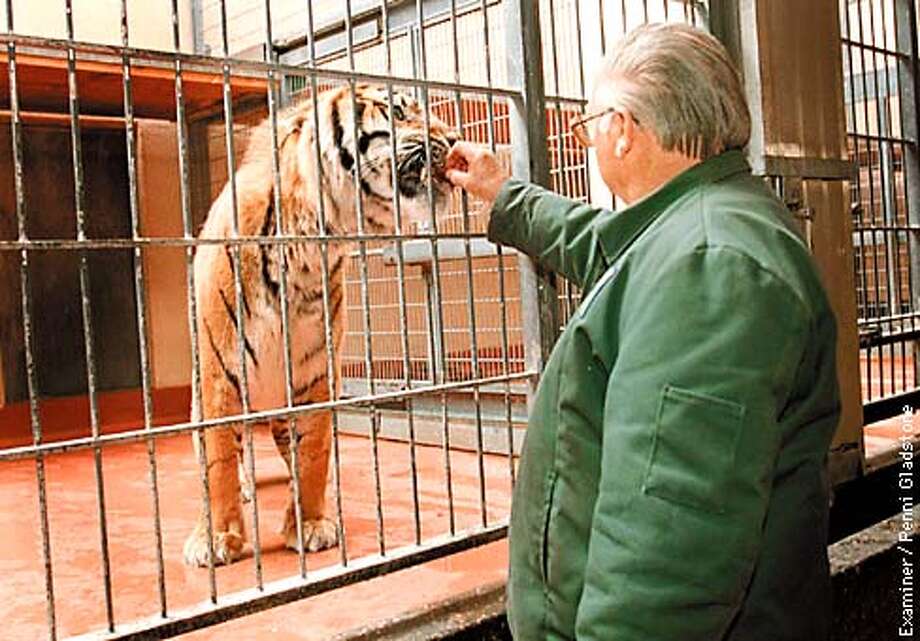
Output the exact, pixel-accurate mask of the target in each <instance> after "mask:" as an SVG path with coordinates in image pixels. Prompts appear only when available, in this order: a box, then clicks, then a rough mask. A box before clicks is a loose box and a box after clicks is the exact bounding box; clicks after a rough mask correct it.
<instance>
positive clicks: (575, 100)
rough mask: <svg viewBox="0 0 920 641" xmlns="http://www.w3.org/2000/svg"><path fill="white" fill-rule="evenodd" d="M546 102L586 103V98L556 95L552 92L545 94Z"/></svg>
mask: <svg viewBox="0 0 920 641" xmlns="http://www.w3.org/2000/svg"><path fill="white" fill-rule="evenodd" d="M546 102H568V103H571V104H573V105H582V106H584V105H586V104H588V99H587V98H584V97H578V96H556V95H553V94H546Z"/></svg>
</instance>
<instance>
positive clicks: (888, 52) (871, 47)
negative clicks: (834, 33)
mask: <svg viewBox="0 0 920 641" xmlns="http://www.w3.org/2000/svg"><path fill="white" fill-rule="evenodd" d="M840 42H842V43H843V44H844V45H846V46H847V47H850V48H855V49H862V50H863V51H871V52H872V53H880V54H882V55H884V56H894V57H895V58H904V59H905V60H910V54H909V53H906V52H904V51H898V50H897V49H885V48H884V47H879V46H878V45H875V44H868V43H865V42H860V41H859V40H853V39H852V38H848V37H846V36H841V38H840Z"/></svg>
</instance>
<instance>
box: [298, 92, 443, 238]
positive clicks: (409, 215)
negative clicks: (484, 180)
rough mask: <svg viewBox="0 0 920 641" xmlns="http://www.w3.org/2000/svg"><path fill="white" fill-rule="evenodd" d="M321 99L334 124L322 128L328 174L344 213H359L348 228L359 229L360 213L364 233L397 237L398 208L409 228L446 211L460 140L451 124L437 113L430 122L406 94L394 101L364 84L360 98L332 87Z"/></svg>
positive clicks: (321, 106)
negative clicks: (448, 168) (451, 160)
mask: <svg viewBox="0 0 920 641" xmlns="http://www.w3.org/2000/svg"><path fill="white" fill-rule="evenodd" d="M319 102H320V104H319V106H318V109H319V110H320V114H324V113H325V115H326V116H327V118H326V119H324V120H326V122H328V123H329V124H330V126H329V127H327V128H323V127H321V128H320V140H321V142H322V143H323V144H322V148H323V149H325V150H326V151H325V152H324V157H323V163H324V169H325V171H326V172H327V173H328V174H330V177H331V178H332V179H333V183H334V184H335V185H336V189H335V191H336V193H335V194H334V198H335V200H337V201H338V203H337V204H338V209H339V210H340V211H343V212H344V211H353V214H354V216H353V217H354V218H355V222H354V224H352V223H351V221H349V220H343V221H342V222H343V223H344V225H345V228H346V230H347V231H356V229H357V216H359V215H360V216H362V217H363V227H364V229H365V231H367V232H370V233H392V232H393V231H394V230H395V228H396V207H398V208H399V214H400V217H401V223H402V224H401V227H402V230H403V231H411V227H412V226H413V225H424V224H425V223H426V222H428V221H429V220H430V219H431V216H432V214H433V213H434V212H439V211H442V210H443V209H444V208H445V206H446V205H447V200H448V196H449V194H450V192H451V189H452V186H451V184H450V183H449V182H448V180H447V177H446V175H445V160H446V158H447V153H448V151H449V150H450V148H451V146H452V145H453V144H454V143H455V142H456V141H457V139H458V137H459V136H458V134H457V133H456V132H455V131H454V130H452V129H451V128H450V127H449V126H448V125H447V124H445V123H444V122H442V121H441V120H440V119H438V118H437V117H436V116H434V115H429V116H428V117H427V118H426V116H425V113H424V111H423V110H422V108H421V106H420V105H419V103H418V102H417V101H416V100H415V99H414V98H413V97H412V96H410V95H409V94H406V93H404V92H398V91H394V92H393V93H392V104H390V94H389V92H388V91H387V90H386V88H384V87H376V86H372V85H366V84H359V85H357V86H356V88H355V95H354V100H352V93H351V91H350V89H349V88H348V87H345V88H342V89H336V90H331V91H327V92H325V93H324V94H321V95H320V100H319ZM355 118H357V121H356V120H355ZM426 129H427V132H428V135H427V136H426ZM394 134H395V140H394V139H393V136H394ZM429 150H430V161H429V157H428V156H429ZM314 154H315V152H314ZM429 184H430V189H429ZM356 189H357V190H358V191H359V197H360V207H358V206H357V205H358V200H357V199H356V195H355V190H356ZM348 201H350V203H349V202H348ZM349 204H351V206H349Z"/></svg>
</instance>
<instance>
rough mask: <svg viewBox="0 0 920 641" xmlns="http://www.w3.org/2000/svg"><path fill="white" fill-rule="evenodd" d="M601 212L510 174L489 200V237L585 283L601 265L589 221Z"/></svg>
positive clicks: (578, 282) (591, 278)
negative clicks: (493, 199)
mask: <svg viewBox="0 0 920 641" xmlns="http://www.w3.org/2000/svg"><path fill="white" fill-rule="evenodd" d="M604 211H605V210H603V209H600V208H598V207H593V206H591V205H586V204H584V203H580V202H578V201H576V200H571V199H569V198H565V197H563V196H559V195H557V194H554V193H553V192H551V191H548V190H546V189H543V188H542V187H538V186H536V185H531V184H529V183H525V182H521V181H519V180H516V179H513V178H512V179H509V180H507V181H505V184H504V185H503V186H502V189H501V191H500V192H499V194H498V197H497V198H496V199H495V203H494V204H493V205H492V215H491V218H490V219H489V229H488V237H489V240H491V241H492V242H497V243H502V244H504V245H510V246H512V247H514V248H516V249H519V250H521V251H522V252H524V253H525V254H527V255H529V256H530V257H531V258H533V259H534V260H535V261H537V262H538V263H539V264H540V266H542V267H543V268H545V269H548V270H550V271H554V272H558V273H560V274H562V275H563V276H564V277H565V278H567V279H568V280H570V281H572V282H574V283H575V284H576V285H578V286H579V287H582V288H583V287H584V286H585V283H586V282H592V281H593V279H594V278H596V277H597V274H596V273H594V272H595V271H597V270H598V269H602V268H603V265H604V262H603V260H600V259H599V258H600V257H599V256H597V255H596V252H598V251H599V246H598V244H597V240H596V238H595V237H594V232H593V229H592V227H593V226H592V225H591V223H592V221H593V220H594V219H595V218H596V217H597V215H598V214H599V213H602V212H604Z"/></svg>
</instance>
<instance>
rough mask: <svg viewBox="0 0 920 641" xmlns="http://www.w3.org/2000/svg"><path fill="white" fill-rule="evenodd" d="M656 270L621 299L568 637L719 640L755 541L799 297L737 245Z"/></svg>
mask: <svg viewBox="0 0 920 641" xmlns="http://www.w3.org/2000/svg"><path fill="white" fill-rule="evenodd" d="M656 269H657V272H656V274H654V278H652V279H651V282H649V281H648V280H645V281H643V286H641V287H640V285H639V281H638V280H634V281H633V282H631V283H630V284H629V287H628V288H627V292H626V294H624V297H623V299H622V307H621V308H620V309H621V310H622V311H621V317H620V327H621V340H620V343H619V352H618V354H617V357H616V361H615V364H614V365H613V366H612V370H611V373H610V377H609V380H608V386H607V390H606V396H605V401H604V402H605V405H604V425H603V448H602V459H601V460H602V463H601V472H600V480H599V486H598V498H597V501H596V504H595V511H594V514H593V518H592V523H591V530H590V538H589V545H588V560H587V564H586V570H585V576H584V591H583V593H582V597H581V599H580V602H579V604H578V610H577V618H576V630H577V639H579V641H640V640H641V641H648V640H649V639H682V640H684V641H704V640H705V641H712V640H715V639H720V638H722V636H723V634H724V632H725V631H726V629H727V628H728V626H729V624H730V623H731V620H732V618H733V617H734V615H735V614H736V612H737V611H738V609H739V607H740V605H741V602H742V599H743V595H744V592H745V590H746V587H747V585H748V583H749V581H750V579H751V576H752V572H753V568H754V565H755V561H756V559H757V556H758V553H759V549H760V545H761V538H762V528H763V523H764V519H765V515H766V510H767V505H768V502H769V499H770V489H771V479H772V476H773V473H774V468H775V462H776V459H777V454H778V452H779V448H780V445H781V442H782V439H783V435H782V434H780V430H779V415H780V413H781V412H782V411H783V408H784V407H785V406H786V404H787V402H788V399H789V396H790V394H791V391H792V388H793V384H794V380H795V377H796V375H797V370H799V365H800V363H802V361H803V357H804V351H805V349H806V344H807V337H808V334H809V331H810V330H809V328H810V326H811V321H810V320H809V312H808V307H807V306H806V303H805V302H804V301H802V300H801V298H799V297H798V295H797V294H796V293H795V292H794V291H793V290H792V288H791V287H790V286H789V285H788V284H787V283H786V282H785V281H784V280H782V279H781V278H780V277H779V276H776V275H774V274H773V273H772V272H770V271H767V270H766V269H765V268H763V267H762V266H760V265H759V264H758V263H756V262H755V261H754V260H753V259H752V258H750V257H748V256H747V255H745V254H743V253H740V252H739V251H737V250H734V249H730V248H711V247H710V248H701V249H698V250H696V251H694V252H693V253H691V254H688V255H686V256H683V257H678V258H676V259H675V260H674V261H673V262H672V263H671V265H670V266H669V267H666V268H664V267H658V268H656ZM638 276H639V274H638V273H636V274H634V275H632V276H631V278H638Z"/></svg>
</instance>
